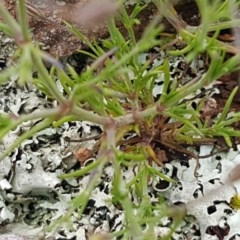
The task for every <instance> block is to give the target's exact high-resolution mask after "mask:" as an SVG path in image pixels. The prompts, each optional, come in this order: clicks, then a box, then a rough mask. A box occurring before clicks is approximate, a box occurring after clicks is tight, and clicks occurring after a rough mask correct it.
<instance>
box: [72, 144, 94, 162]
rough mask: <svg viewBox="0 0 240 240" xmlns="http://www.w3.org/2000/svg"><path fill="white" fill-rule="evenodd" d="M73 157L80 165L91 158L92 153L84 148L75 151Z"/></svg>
mask: <svg viewBox="0 0 240 240" xmlns="http://www.w3.org/2000/svg"><path fill="white" fill-rule="evenodd" d="M74 156H75V157H76V159H77V160H78V161H79V162H80V163H81V164H84V162H85V161H86V160H87V159H89V158H90V157H91V156H92V151H91V150H90V149H88V148H86V147H82V148H79V149H78V150H77V151H75V153H74Z"/></svg>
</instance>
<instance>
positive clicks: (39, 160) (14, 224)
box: [0, 1, 240, 240]
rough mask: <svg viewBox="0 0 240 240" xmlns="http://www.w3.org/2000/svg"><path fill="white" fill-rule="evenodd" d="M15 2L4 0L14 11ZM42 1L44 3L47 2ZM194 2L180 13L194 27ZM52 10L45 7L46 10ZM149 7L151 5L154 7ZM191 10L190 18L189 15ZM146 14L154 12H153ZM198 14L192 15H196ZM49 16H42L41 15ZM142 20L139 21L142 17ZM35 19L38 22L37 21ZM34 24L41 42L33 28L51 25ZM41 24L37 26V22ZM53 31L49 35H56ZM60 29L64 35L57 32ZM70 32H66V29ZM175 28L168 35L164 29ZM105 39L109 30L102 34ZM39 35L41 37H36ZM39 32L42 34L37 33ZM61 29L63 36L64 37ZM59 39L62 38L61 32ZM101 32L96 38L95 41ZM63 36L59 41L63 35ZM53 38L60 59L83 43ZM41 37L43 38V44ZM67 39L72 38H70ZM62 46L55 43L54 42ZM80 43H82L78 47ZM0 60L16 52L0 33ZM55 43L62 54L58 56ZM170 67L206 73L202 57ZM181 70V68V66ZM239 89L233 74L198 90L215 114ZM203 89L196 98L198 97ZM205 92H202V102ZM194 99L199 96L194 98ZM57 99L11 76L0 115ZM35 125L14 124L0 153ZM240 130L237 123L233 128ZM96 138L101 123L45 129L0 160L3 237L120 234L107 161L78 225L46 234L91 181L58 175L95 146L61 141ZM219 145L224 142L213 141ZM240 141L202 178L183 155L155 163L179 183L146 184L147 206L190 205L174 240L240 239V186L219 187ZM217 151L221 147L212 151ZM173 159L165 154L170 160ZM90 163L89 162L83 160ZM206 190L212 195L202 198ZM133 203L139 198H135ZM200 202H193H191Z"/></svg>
mask: <svg viewBox="0 0 240 240" xmlns="http://www.w3.org/2000/svg"><path fill="white" fill-rule="evenodd" d="M12 2H14V1H7V2H6V3H7V4H9V7H11V6H12V5H11V4H12ZM46 4H47V2H46ZM68 4H69V5H71V4H74V1H69V3H68ZM191 4H192V3H188V4H187V5H185V7H184V8H181V7H179V8H178V11H179V13H181V14H182V16H184V17H185V19H184V20H185V21H189V23H191V24H192V25H194V24H198V21H199V19H198V18H196V17H193V16H196V15H197V11H196V8H194V6H193V5H191ZM47 6H48V7H49V8H50V6H49V5H47ZM151 8H152V7H151ZM189 9H191V10H193V11H191V13H192V14H189V12H190V11H189ZM149 11H153V10H152V9H150V10H149ZM184 11H185V12H184ZM195 11H196V12H195ZM47 14H48V13H47V12H46V15H47ZM146 16H148V15H147V13H146V15H143V18H144V19H146ZM34 21H35V20H34ZM34 21H33V22H32V24H36V25H35V27H36V28H35V31H36V32H35V33H36V35H35V37H36V39H37V40H39V39H40V40H41V39H43V38H41V36H40V35H41V30H40V28H38V26H40V25H38V24H40V23H41V24H44V25H43V26H45V27H46V29H47V30H46V29H45V28H42V29H44V31H49V28H51V27H54V29H55V30H56V24H55V23H54V24H53V23H52V22H50V23H44V21H45V20H37V21H36V22H34ZM41 26H42V25H41ZM55 30H54V31H55ZM57 31H60V32H61V33H62V34H63V35H64V34H65V30H63V28H62V26H61V27H60V28H59V29H58V28H57V30H56V32H53V34H58V35H59V32H57ZM62 31H63V32H62ZM66 31H67V30H66ZM169 31H172V30H169ZM102 33H104V34H106V32H104V31H102ZM38 34H39V35H38ZM42 34H43V32H42ZM67 34H69V33H67V32H66V37H67V36H68V35H67ZM61 36H62V35H61ZM96 36H97V37H99V35H94V37H96ZM63 37H64V36H63ZM53 39H55V40H56V41H53V40H50V42H46V43H45V44H46V45H47V46H48V47H47V48H49V49H50V52H52V53H54V54H57V53H63V54H62V55H65V54H69V53H72V51H74V49H75V48H78V47H81V46H82V45H81V43H79V42H74V41H75V40H73V42H72V43H73V45H72V46H70V45H69V44H67V45H61V44H63V43H62V40H63V39H62V38H60V39H56V38H55V37H53ZM43 40H44V39H43ZM68 41H69V39H68ZM59 44H60V45H59ZM78 44H80V45H78ZM0 45H1V51H2V52H1V53H0V54H1V55H0V67H1V68H4V67H6V66H7V64H8V60H9V56H11V54H12V53H13V49H14V44H13V41H12V40H11V39H9V38H8V37H6V36H5V35H3V34H2V35H1V39H0ZM58 46H61V49H62V50H59V51H60V52H57V50H56V49H57V48H58ZM153 51H156V52H157V53H158V54H159V57H158V58H156V59H155V61H154V62H153V64H161V63H162V61H163V59H164V57H166V52H164V51H160V50H159V49H157V48H156V49H154V50H153ZM147 57H148V53H145V54H142V55H141V56H140V57H139V61H143V62H144V61H146V59H147ZM168 57H169V59H170V64H171V66H172V71H171V76H172V77H173V76H174V77H177V76H180V75H182V74H183V72H184V74H185V78H186V79H187V78H192V77H193V76H194V73H195V72H196V71H198V72H202V73H204V71H205V70H206V67H207V63H206V58H204V57H202V58H201V59H199V61H198V64H197V67H196V66H189V65H186V63H185V59H184V57H170V56H168ZM80 59H81V57H79V55H72V56H70V57H68V58H64V59H63V62H64V61H65V62H66V61H68V62H70V63H71V64H72V65H73V66H76V63H78V61H79V60H80ZM183 66H184V67H183ZM237 84H238V73H234V74H231V75H228V76H225V77H224V78H222V79H219V83H218V84H216V85H213V86H210V87H209V88H208V89H207V91H206V90H204V89H202V90H201V91H202V92H204V93H205V94H207V95H208V96H209V97H211V98H213V99H215V100H216V102H217V107H216V108H215V110H214V111H215V113H214V114H217V113H219V112H221V110H222V108H223V106H224V104H225V102H226V99H227V98H228V96H229V94H230V92H231V91H232V89H233V88H234V87H235V86H236V85H237ZM161 88H162V80H161V79H159V80H158V81H156V85H155V88H154V91H153V94H154V96H155V97H157V96H158V94H160V93H161ZM201 91H200V92H199V93H201ZM201 97H202V95H201V94H199V98H201ZM195 100H196V101H197V99H195ZM54 104H55V103H54V102H51V103H49V102H48V101H47V100H46V98H45V96H43V95H42V94H41V93H39V92H38V91H37V90H36V89H35V88H34V87H32V86H29V88H28V89H21V88H19V87H17V85H16V79H15V78H14V76H13V77H12V79H10V81H9V83H7V84H6V85H4V86H3V87H2V88H1V92H0V111H1V112H5V113H13V114H16V115H18V114H21V113H28V112H34V111H36V112H37V111H41V109H42V108H43V106H54ZM231 110H232V111H239V97H238V96H236V97H235V99H234V102H233V105H232V108H231ZM31 124H33V123H26V125H24V126H21V127H19V128H18V129H16V130H15V131H13V132H11V133H10V134H8V136H7V137H6V138H5V139H4V141H3V142H2V144H1V146H0V150H1V151H2V150H3V149H5V148H7V147H8V146H9V145H10V144H11V143H12V142H14V141H15V139H16V138H17V137H18V136H19V134H20V133H21V132H23V131H26V130H27V129H28V128H29V127H30V126H31ZM236 127H238V126H236ZM99 133H101V128H100V127H99V126H94V125H92V124H91V123H89V122H73V123H66V124H64V125H63V126H62V127H60V128H57V129H52V128H49V129H46V130H44V131H41V132H40V133H39V134H37V135H36V136H35V137H34V138H33V139H31V140H28V141H26V142H25V143H23V144H22V145H21V147H20V148H19V149H17V150H16V151H15V152H14V153H13V154H12V155H11V157H9V158H6V159H5V160H4V161H2V162H1V163H0V223H1V224H2V226H1V227H0V240H4V239H8V240H9V239H17V240H19V239H23V240H24V239H78V240H82V239H88V237H89V236H90V235H92V234H93V233H96V232H99V231H101V232H109V231H111V232H112V231H117V230H120V229H121V228H122V227H123V225H122V223H123V212H122V211H121V209H119V208H117V207H116V206H114V205H112V204H110V202H109V201H108V199H110V198H111V193H110V189H111V180H112V178H113V173H114V171H113V168H112V166H111V165H110V164H109V165H108V166H106V168H105V170H104V174H103V176H102V178H101V181H100V182H99V185H98V186H97V188H96V189H95V191H94V192H93V195H92V197H91V200H90V201H89V204H88V206H87V208H86V211H85V212H84V217H83V218H82V219H81V220H80V219H78V216H77V215H74V216H73V218H72V226H71V228H69V226H64V227H63V228H62V230H61V231H57V232H46V230H45V229H44V226H46V225H47V224H49V223H50V222H53V221H54V220H56V219H57V218H58V217H59V216H61V215H64V213H65V212H66V211H67V209H68V206H69V205H68V202H69V201H70V199H72V198H73V197H74V196H76V195H77V194H78V192H81V191H82V190H84V189H86V187H87V183H88V179H89V176H86V177H83V178H78V179H72V180H68V181H60V180H59V179H58V178H57V176H58V175H59V174H61V173H63V172H66V171H69V170H71V169H78V168H79V167H80V163H79V162H78V160H77V158H76V155H75V153H76V151H77V150H78V149H79V148H82V147H91V146H92V145H93V144H94V143H95V142H94V141H93V140H92V141H88V142H85V143H82V144H79V143H69V142H68V141H66V137H69V138H72V139H76V138H79V137H80V136H81V137H85V136H90V135H96V134H99ZM218 141H219V144H220V143H221V140H218ZM238 144H239V140H238V139H235V141H234V148H232V149H226V151H225V152H222V153H219V154H216V155H214V156H210V157H208V158H202V159H200V164H201V167H200V169H199V171H198V173H199V176H200V177H199V178H198V179H196V178H195V176H194V174H193V173H194V168H195V166H196V162H195V160H194V159H189V158H188V157H186V156H184V154H177V153H174V154H171V159H168V160H169V161H168V163H166V165H165V166H166V168H165V169H162V168H161V167H159V166H157V165H156V166H155V167H156V169H159V171H163V172H165V173H166V175H168V176H169V177H171V178H174V179H176V180H177V181H178V183H177V184H168V183H166V182H165V181H163V180H162V179H155V180H154V181H151V182H149V195H150V196H151V199H152V202H154V201H157V199H158V198H159V197H161V196H164V197H165V198H166V199H167V201H168V203H169V204H170V205H171V204H174V203H179V202H181V203H187V202H188V203H189V202H190V203H189V204H188V215H187V217H186V218H185V219H184V221H183V222H182V224H181V226H180V227H179V229H177V231H176V233H175V234H174V235H173V239H192V240H193V239H203V240H205V239H206V240H207V239H212V240H215V239H216V240H217V239H222V240H223V239H229V240H234V239H236V240H237V239H240V229H239V225H240V213H239V211H236V210H234V209H232V208H231V207H230V205H229V203H230V200H231V198H232V197H233V195H234V194H235V192H236V190H238V192H240V186H239V185H238V184H237V185H236V186H235V187H236V189H234V188H232V187H228V188H227V187H226V188H224V187H223V183H224V182H225V181H226V178H227V176H228V174H229V172H230V171H231V169H233V168H234V167H235V166H237V165H238V164H240V147H239V145H238ZM217 149H218V148H217ZM190 150H191V151H196V153H197V154H199V155H200V156H201V155H207V154H209V153H211V152H212V151H215V150H216V149H215V147H214V146H205V145H203V146H200V147H199V148H197V149H190ZM168 157H169V158H170V153H169V155H168ZM89 161H95V159H94V157H93V158H90V159H88V160H87V161H86V162H85V163H84V164H83V166H82V167H84V165H85V164H87V163H88V162H89ZM135 167H136V166H134V165H132V166H131V167H129V168H126V169H123V170H122V171H123V175H124V177H125V178H126V179H131V178H132V177H133V176H135V174H136V172H135ZM208 192H211V194H210V195H209V197H207V198H204V199H203V198H202V196H205V195H206V194H207V193H208ZM134 197H135V196H133V201H137V200H136V199H134ZM194 199H195V200H196V199H197V201H195V202H194V201H192V200H194ZM170 223H171V219H168V218H166V219H165V221H163V222H162V224H161V225H159V226H158V227H156V229H155V231H156V234H157V235H158V236H159V237H161V236H164V234H165V233H166V232H168V231H169V226H170Z"/></svg>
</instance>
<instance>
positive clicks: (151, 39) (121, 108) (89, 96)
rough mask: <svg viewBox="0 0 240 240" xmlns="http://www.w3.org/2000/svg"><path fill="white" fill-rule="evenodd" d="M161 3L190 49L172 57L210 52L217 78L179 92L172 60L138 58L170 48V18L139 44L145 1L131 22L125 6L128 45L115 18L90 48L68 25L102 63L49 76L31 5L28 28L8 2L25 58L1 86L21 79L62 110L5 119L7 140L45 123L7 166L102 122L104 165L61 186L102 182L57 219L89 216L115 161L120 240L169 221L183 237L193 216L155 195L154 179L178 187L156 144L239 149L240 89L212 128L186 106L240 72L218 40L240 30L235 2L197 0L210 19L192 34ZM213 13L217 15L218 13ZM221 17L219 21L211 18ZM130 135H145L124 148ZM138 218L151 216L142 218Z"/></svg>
mask: <svg viewBox="0 0 240 240" xmlns="http://www.w3.org/2000/svg"><path fill="white" fill-rule="evenodd" d="M154 3H155V4H156V6H157V7H158V8H159V10H160V13H162V14H163V15H165V16H166V18H167V19H168V20H169V21H170V22H171V23H172V24H173V26H175V27H176V28H177V30H178V32H179V35H180V37H181V39H182V42H184V43H186V47H185V48H183V49H181V50H177V51H172V52H170V54H175V55H183V54H185V55H186V57H187V60H188V61H192V60H193V59H194V58H196V56H198V55H199V54H201V53H203V52H204V53H206V54H207V55H208V56H209V58H210V65H209V67H208V70H207V71H206V72H205V73H204V74H202V75H199V76H197V77H196V78H195V79H193V80H191V81H190V82H188V83H186V84H185V85H183V86H180V85H178V83H177V82H176V81H174V82H171V81H170V69H169V68H170V67H169V61H168V59H167V58H166V59H165V60H164V62H163V64H162V65H160V66H157V67H152V66H151V63H152V62H151V59H150V60H148V61H146V62H145V63H141V62H140V61H139V60H138V56H139V55H140V54H141V53H145V52H148V51H149V50H150V49H151V48H153V47H155V46H158V47H159V46H160V47H161V46H162V40H159V39H158V35H159V34H160V33H161V32H162V31H163V28H162V26H159V24H158V20H159V18H160V17H156V18H155V19H154V20H153V21H152V22H151V23H150V24H149V26H148V27H147V28H146V29H145V32H144V34H143V36H142V38H141V39H140V40H139V41H137V40H136V38H135V35H134V31H133V28H134V25H135V24H138V19H137V16H138V13H139V12H140V11H142V10H143V9H144V6H143V5H142V4H141V1H138V3H136V5H135V7H134V9H133V11H132V13H131V14H130V15H129V14H127V12H126V10H125V8H124V7H123V6H122V7H121V8H120V21H121V23H122V24H123V25H124V26H125V28H126V30H127V32H128V37H127V38H126V36H123V34H122V33H121V32H120V30H119V29H118V27H117V25H116V23H115V21H114V19H111V20H109V22H108V28H109V34H110V38H109V39H105V40H103V41H102V44H101V45H100V44H98V43H91V42H89V41H88V39H86V37H85V36H84V35H83V34H82V33H80V32H79V31H78V30H77V29H76V28H75V27H73V26H71V25H70V24H69V23H66V25H67V26H68V27H69V28H70V29H71V30H72V31H73V32H74V33H75V34H76V35H77V36H78V37H79V38H80V39H82V40H83V41H84V42H85V43H86V44H87V45H88V47H89V49H91V52H89V51H86V50H85V51H84V50H81V51H80V52H82V53H84V54H86V55H88V56H90V57H92V58H93V59H94V60H95V61H94V63H93V64H92V65H91V66H89V67H88V68H87V69H86V70H85V71H84V72H82V73H80V74H78V73H76V72H75V70H74V69H73V68H72V67H71V66H67V70H65V69H63V68H62V67H61V64H59V63H58V62H57V61H55V63H56V64H54V65H53V67H52V69H51V70H50V72H49V71H48V70H47V69H46V67H45V66H44V64H43V59H45V60H49V61H51V62H53V60H52V59H51V58H50V57H49V56H48V55H46V54H44V53H43V52H42V51H41V50H40V48H39V46H38V45H37V44H34V43H33V42H31V37H30V31H29V26H28V23H27V14H26V7H25V1H24V0H19V4H18V12H19V14H18V16H19V23H18V22H17V21H16V20H15V19H14V18H13V17H12V16H11V15H10V14H9V13H8V11H7V10H6V9H5V8H4V7H3V5H2V3H0V15H1V16H3V18H4V20H5V21H4V23H1V25H0V27H1V29H2V30H3V31H4V32H5V33H7V34H9V35H10V36H11V37H13V38H14V39H15V41H16V44H17V45H18V49H17V51H16V55H15V59H16V64H15V65H14V66H12V67H9V68H8V69H6V70H5V71H3V72H2V73H1V75H0V81H1V83H2V84H3V83H5V82H6V81H7V79H8V78H9V77H10V76H11V75H12V74H17V75H18V76H19V79H18V83H19V84H20V85H24V84H27V83H28V82H32V83H33V84H34V85H35V86H36V88H38V89H39V90H40V91H42V92H43V93H44V94H46V95H47V96H48V98H49V99H55V100H57V102H58V107H56V108H54V109H45V110H44V111H42V112H41V113H38V114H35V113H33V114H28V115H21V116H15V117H12V116H10V115H7V114H1V115H0V138H1V139H3V138H4V136H5V135H6V134H7V133H8V132H9V131H11V130H13V129H15V128H16V127H17V126H19V125H21V124H22V123H24V122H26V121H33V120H41V121H38V123H36V124H35V125H34V126H33V127H32V128H31V129H30V130H29V131H27V132H25V133H23V134H22V135H21V136H20V137H19V138H18V140H17V141H15V142H14V144H13V145H12V146H11V147H9V149H7V150H6V151H5V152H4V153H3V154H2V155H1V159H3V158H5V157H7V156H8V155H9V154H10V153H11V152H12V151H13V150H14V149H15V148H16V147H18V146H19V145H20V144H21V143H22V142H23V141H24V140H26V139H28V138H31V137H32V136H33V135H34V134H35V133H36V132H38V131H40V130H42V129H44V128H47V127H49V126H52V127H58V126H60V125H61V124H63V123H64V122H70V121H82V120H85V121H90V122H92V123H96V124H99V125H101V126H102V127H103V129H104V132H103V136H102V137H101V138H100V139H99V140H98V143H99V147H98V149H97V152H98V155H97V160H96V162H94V163H91V164H90V165H88V166H87V167H85V168H82V169H80V170H78V171H76V172H71V173H66V174H64V175H62V176H59V177H60V178H61V179H65V178H73V177H80V176H83V175H84V174H89V173H92V176H93V177H92V178H91V180H90V182H89V185H88V189H86V190H85V191H84V192H82V193H80V194H79V196H77V197H76V198H75V199H74V200H73V201H72V203H71V207H70V208H69V212H68V213H67V214H66V216H64V217H63V218H62V219H60V220H59V221H57V223H56V224H57V225H60V224H61V222H65V221H69V219H70V216H71V214H72V213H73V212H74V211H75V210H76V209H78V213H79V216H81V214H83V211H84V209H85V207H86V205H87V203H88V200H89V198H90V196H91V192H92V191H93V189H94V188H95V186H96V184H97V182H98V179H99V178H100V176H101V174H102V171H103V169H104V166H105V165H106V164H107V163H109V162H110V163H111V164H112V165H113V166H114V171H115V176H114V181H113V188H112V196H113V198H112V202H113V203H114V204H120V205H121V207H122V209H123V210H124V211H125V228H124V229H123V230H121V231H120V232H115V233H112V236H122V238H123V239H128V238H129V239H131V238H133V237H134V239H149V237H150V236H151V235H152V232H153V229H154V226H155V225H157V224H158V223H161V218H162V217H164V216H167V215H169V216H173V215H174V216H175V215H176V214H177V217H176V218H175V223H174V224H173V227H172V229H173V231H174V229H175V228H176V227H177V225H178V223H179V221H180V219H181V218H182V217H183V215H184V214H183V212H181V211H179V212H178V211H177V210H175V209H172V208H169V209H168V208H166V205H167V204H166V203H165V202H164V201H162V199H159V202H158V203H157V204H156V205H155V206H153V205H152V203H151V202H150V199H149V196H148V179H149V178H155V177H156V176H158V177H160V178H162V179H165V180H166V181H169V182H174V180H172V179H170V178H168V177H167V176H165V175H164V174H163V173H161V172H158V171H156V170H155V169H154V168H153V167H152V166H151V161H152V160H153V161H155V162H157V163H158V164H160V165H163V162H162V159H160V158H159V157H158V156H157V155H156V153H155V151H154V144H155V143H156V142H159V143H161V144H162V145H164V144H165V145H166V146H168V147H172V148H173V149H175V150H176V148H177V149H178V150H179V149H180V152H181V151H183V150H181V147H180V145H181V144H188V145H194V143H196V142H199V138H200V139H201V140H202V142H203V143H204V141H207V140H208V139H210V138H213V137H216V136H222V137H224V139H225V141H226V143H227V145H228V146H229V147H230V146H231V145H232V142H231V137H233V136H240V132H239V131H237V130H235V129H234V128H233V127H232V124H233V123H234V122H237V121H239V119H240V115H239V113H234V114H232V115H228V112H229V110H230V106H231V102H232V100H233V97H234V95H235V94H236V91H237V88H235V89H234V90H233V92H232V94H231V95H230V96H229V99H228V101H227V103H226V106H225V108H224V109H223V111H222V113H221V114H220V115H219V116H218V117H216V118H215V119H213V121H212V123H211V124H210V125H209V123H208V122H203V121H202V120H201V119H200V110H201V107H200V106H201V103H200V104H199V107H198V108H197V110H195V109H193V108H191V107H190V108H189V106H188V104H187V103H188V102H187V101H185V102H184V101H183V100H184V99H185V98H186V97H187V96H190V95H192V94H194V93H195V92H196V91H197V90H199V89H201V88H202V87H204V86H207V85H209V84H212V83H214V82H215V81H216V80H217V79H218V78H219V77H221V76H223V75H224V74H226V73H229V72H233V71H235V70H237V69H239V60H240V56H239V55H235V56H232V57H231V58H230V59H226V57H225V52H226V50H228V48H226V46H225V45H223V44H222V43H221V42H220V41H219V40H217V36H218V33H219V31H220V30H222V29H225V28H229V27H231V26H234V25H236V24H238V23H239V20H235V19H232V18H231V17H230V13H229V11H228V8H230V4H231V7H232V6H233V5H232V2H231V1H212V3H211V4H209V3H207V1H200V0H199V1H197V4H198V7H199V11H200V13H201V16H202V19H201V25H200V26H199V27H198V28H195V29H194V28H190V27H189V26H187V27H185V28H182V24H181V23H180V22H179V21H180V20H179V18H178V16H177V15H176V12H175V11H174V9H173V7H172V6H171V5H170V4H165V2H164V1H154ZM234 6H235V7H236V6H238V3H237V1H235V2H234ZM206 9H208V11H206ZM163 10H164V11H163ZM165 10H166V11H165ZM205 11H206V12H207V13H206V14H205ZM164 12H165V13H167V14H164ZM213 12H214V13H215V14H212V13H213ZM159 16H161V14H159ZM211 16H214V17H213V18H211ZM178 23H179V24H178ZM209 31H215V34H214V35H213V37H209V36H208V33H209ZM202 43H204V44H202ZM216 59H217V61H216ZM149 69H150V70H149ZM33 70H37V72H38V76H37V77H34V78H33V77H32V73H33ZM159 73H163V74H164V86H163V92H162V94H161V97H160V98H159V100H157V101H156V100H155V99H154V97H153V95H152V92H153V88H154V83H155V80H156V79H157V78H158V76H159ZM55 76H57V77H58V78H59V80H60V82H61V85H62V87H63V89H64V94H62V93H61V92H60V91H59V90H58V87H57V85H56V82H55ZM119 99H120V100H121V101H120V102H119ZM170 118H171V119H172V120H173V121H174V122H175V123H174V124H170V123H169V120H170ZM128 133H136V135H137V137H135V138H134V139H133V142H132V143H131V144H129V143H128V142H124V141H123V140H122V139H123V137H124V136H125V135H126V134H128ZM118 146H122V147H123V148H125V151H124V150H119V149H118V148H117V147H118ZM126 149H127V150H126ZM183 153H184V154H186V153H187V154H189V155H190V156H192V155H191V154H190V153H189V152H186V151H183ZM196 160H197V158H196ZM133 165H136V166H137V167H138V173H137V175H136V176H135V178H133V179H132V180H131V181H130V182H125V181H124V179H123V178H122V174H121V168H122V166H133ZM196 171H197V169H196ZM129 192H134V193H135V194H136V196H137V198H138V205H137V206H135V205H134V204H133V203H132V202H131V200H130V198H129V195H128V193H129ZM154 210H159V212H160V213H161V214H159V215H156V214H155V213H154ZM136 215H138V216H141V217H140V218H136V217H135V216H136ZM144 224H147V225H148V226H149V230H148V231H147V232H143V230H142V226H143V225H144ZM170 234H171V233H169V236H170ZM169 236H168V237H169ZM152 238H154V236H152ZM166 239H167V237H166Z"/></svg>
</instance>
